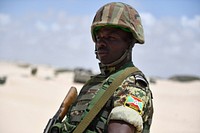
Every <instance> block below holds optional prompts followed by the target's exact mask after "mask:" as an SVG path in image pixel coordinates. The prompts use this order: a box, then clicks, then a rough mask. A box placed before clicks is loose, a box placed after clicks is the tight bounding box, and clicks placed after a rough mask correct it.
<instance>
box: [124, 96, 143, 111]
mask: <svg viewBox="0 0 200 133" xmlns="http://www.w3.org/2000/svg"><path fill="white" fill-rule="evenodd" d="M124 105H125V106H127V107H130V108H132V109H134V110H136V111H138V112H139V113H140V114H141V113H142V109H143V106H144V104H143V102H142V100H141V99H140V98H138V97H135V96H133V95H129V96H127V97H126V101H125V103H124Z"/></svg>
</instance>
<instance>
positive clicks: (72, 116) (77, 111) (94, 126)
mask: <svg viewBox="0 0 200 133" xmlns="http://www.w3.org/2000/svg"><path fill="white" fill-rule="evenodd" d="M120 73H121V71H119V72H117V73H115V74H113V75H111V76H109V78H107V77H106V76H104V75H97V76H95V77H93V78H92V79H91V80H89V81H88V82H87V83H86V84H85V85H84V86H83V88H82V89H81V92H80V94H79V96H78V98H77V100H76V102H75V103H74V104H73V105H72V106H71V108H70V110H69V111H68V114H67V120H68V121H67V125H68V126H70V125H78V123H80V121H81V120H82V119H83V118H84V116H85V115H86V113H88V112H89V109H88V105H90V104H91V103H90V102H91V100H92V99H93V98H94V97H95V95H96V94H97V92H98V91H99V90H100V89H104V90H106V88H108V87H109V85H110V84H111V83H112V81H113V80H114V79H115V78H116V76H117V75H118V74H120ZM112 108H113V102H112V98H110V100H108V102H107V103H106V105H105V106H104V107H103V108H102V109H101V111H100V112H99V113H98V114H97V116H96V117H95V119H94V120H93V121H92V122H91V124H90V125H89V126H88V127H87V130H86V131H85V132H86V133H88V132H89V133H90V132H91V133H92V132H94V133H101V132H107V131H106V129H107V123H106V122H107V119H108V116H109V114H110V112H111V110H112ZM69 123H70V124H69ZM68 128H70V129H71V127H68ZM72 129H73V128H72Z"/></svg>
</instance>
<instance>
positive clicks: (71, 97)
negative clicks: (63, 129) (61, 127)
mask: <svg viewBox="0 0 200 133" xmlns="http://www.w3.org/2000/svg"><path fill="white" fill-rule="evenodd" d="M76 98H77V89H76V88H75V87H73V86H72V87H71V88H70V90H69V92H68V93H67V95H66V96H65V99H64V100H63V102H62V104H61V105H60V108H59V109H58V111H57V112H56V114H55V115H54V116H53V118H51V119H49V121H48V123H47V125H46V127H45V129H44V132H43V133H50V130H51V127H52V125H54V124H55V123H57V122H61V121H62V120H63V118H64V117H65V114H66V113H67V111H68V109H69V107H70V105H71V104H72V103H73V102H74V101H75V100H76Z"/></svg>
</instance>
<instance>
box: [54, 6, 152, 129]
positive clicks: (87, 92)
mask: <svg viewBox="0 0 200 133" xmlns="http://www.w3.org/2000/svg"><path fill="white" fill-rule="evenodd" d="M104 26H110V27H113V28H119V29H121V30H124V31H126V32H129V33H131V36H132V38H133V42H132V43H130V44H129V48H128V49H127V50H126V51H125V52H124V54H123V55H122V56H121V57H120V58H119V59H117V60H116V61H114V62H111V63H110V64H100V69H101V74H99V75H96V76H94V77H93V78H91V80H89V81H88V82H87V83H86V84H85V85H84V86H83V88H82V89H81V91H80V94H79V96H78V98H77V100H76V102H75V103H74V104H73V105H72V106H71V108H70V109H69V111H68V113H67V115H66V119H65V120H64V121H63V122H62V123H57V124H55V125H54V126H53V129H56V128H57V129H59V131H60V132H62V133H71V132H73V130H74V129H75V128H76V126H77V125H78V124H79V123H80V122H81V120H83V118H84V117H85V116H86V114H87V113H88V112H89V111H90V110H91V108H92V106H93V103H92V102H93V101H92V99H93V98H94V97H98V92H100V91H101V90H106V89H107V88H108V87H109V86H110V84H111V83H112V82H113V81H114V80H115V79H116V77H117V76H118V75H120V74H121V73H123V71H124V69H126V68H128V67H134V65H133V63H132V62H131V61H130V60H131V55H132V47H133V46H134V44H135V43H139V44H143V43H144V34H143V27H142V24H141V19H140V16H139V14H138V12H137V11H136V10H135V9H134V8H132V7H131V6H129V5H127V4H124V3H121V2H112V3H108V4H106V5H104V6H103V7H101V8H100V9H99V10H98V11H97V13H96V15H95V17H94V20H93V23H92V26H91V34H92V38H93V41H94V42H95V43H96V41H97V40H96V34H97V33H98V31H99V29H101V28H102V27H104ZM135 41H136V42H135ZM96 55H97V53H96ZM97 59H99V58H98V56H97ZM123 61H129V62H126V64H123V63H122V62H123ZM121 64H122V65H121ZM117 66H118V67H117ZM119 66H120V67H119ZM152 116H153V104H152V93H151V91H150V89H149V84H148V82H147V80H146V78H145V76H144V75H143V73H142V72H136V73H130V75H129V76H128V77H127V78H125V79H124V80H123V82H122V83H121V85H120V86H119V87H118V88H117V90H116V91H115V93H114V94H113V96H112V97H111V98H110V99H109V100H108V101H107V103H106V105H105V106H104V107H103V108H102V109H101V111H100V112H99V113H98V114H97V116H96V117H95V119H93V121H92V122H91V123H90V125H89V126H88V127H87V129H86V130H85V131H84V132H85V133H102V132H104V133H106V132H107V128H108V123H109V121H110V120H121V121H125V122H127V123H129V124H131V125H133V126H134V127H135V128H136V133H149V132H150V125H151V121H152Z"/></svg>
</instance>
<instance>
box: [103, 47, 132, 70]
mask: <svg viewBox="0 0 200 133" xmlns="http://www.w3.org/2000/svg"><path fill="white" fill-rule="evenodd" d="M129 53H130V52H129V50H126V51H125V52H124V54H123V55H122V56H121V57H120V58H119V59H117V60H116V61H114V62H111V63H109V64H103V63H101V64H102V66H107V67H114V66H116V65H117V64H119V63H121V62H122V61H124V60H125V59H126V58H128V55H129Z"/></svg>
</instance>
